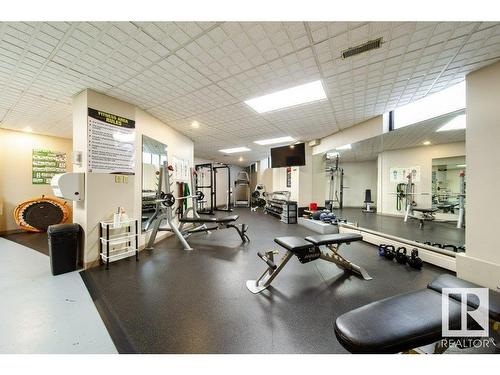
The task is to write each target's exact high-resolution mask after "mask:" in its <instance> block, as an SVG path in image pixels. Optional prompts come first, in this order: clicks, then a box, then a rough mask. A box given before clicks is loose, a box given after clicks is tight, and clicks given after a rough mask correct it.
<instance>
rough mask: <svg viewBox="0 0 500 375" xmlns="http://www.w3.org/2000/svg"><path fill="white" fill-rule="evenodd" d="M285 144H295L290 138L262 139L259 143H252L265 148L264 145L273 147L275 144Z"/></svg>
mask: <svg viewBox="0 0 500 375" xmlns="http://www.w3.org/2000/svg"><path fill="white" fill-rule="evenodd" d="M285 142H295V139H293V138H292V137H279V138H271V139H263V140H261V141H255V142H254V143H257V144H258V145H261V146H266V145H274V144H276V143H285Z"/></svg>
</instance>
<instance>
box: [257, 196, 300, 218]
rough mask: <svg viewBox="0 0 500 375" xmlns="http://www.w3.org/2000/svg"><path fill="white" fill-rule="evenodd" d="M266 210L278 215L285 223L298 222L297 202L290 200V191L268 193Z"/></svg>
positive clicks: (268, 212)
mask: <svg viewBox="0 0 500 375" xmlns="http://www.w3.org/2000/svg"><path fill="white" fill-rule="evenodd" d="M266 197H267V205H266V208H265V212H266V213H267V214H270V215H273V216H277V217H279V218H280V220H281V221H282V222H284V223H285V224H297V202H294V201H290V200H289V199H290V192H288V191H284V192H283V191H275V192H273V193H268V194H267V195H266Z"/></svg>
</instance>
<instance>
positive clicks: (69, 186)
mask: <svg viewBox="0 0 500 375" xmlns="http://www.w3.org/2000/svg"><path fill="white" fill-rule="evenodd" d="M50 186H51V187H52V190H53V191H54V195H55V196H56V197H58V198H63V199H69V200H72V201H82V200H83V199H84V196H85V190H84V189H85V185H84V173H71V172H70V173H63V174H57V175H55V176H54V177H52V180H51V181H50Z"/></svg>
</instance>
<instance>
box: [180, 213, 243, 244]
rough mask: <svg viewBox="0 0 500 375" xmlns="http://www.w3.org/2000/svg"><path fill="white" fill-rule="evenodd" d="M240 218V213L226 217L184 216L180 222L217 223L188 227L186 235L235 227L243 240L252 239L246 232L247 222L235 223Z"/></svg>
mask: <svg viewBox="0 0 500 375" xmlns="http://www.w3.org/2000/svg"><path fill="white" fill-rule="evenodd" d="M238 218H239V216H238V215H229V216H224V217H183V218H180V219H179V223H181V225H182V224H185V223H189V224H216V225H215V226H212V227H207V226H206V225H202V226H200V227H197V228H194V229H188V230H186V231H185V234H186V235H189V234H193V233H198V232H207V231H210V230H218V229H226V228H233V229H235V230H236V231H237V232H238V235H239V236H240V238H241V240H242V241H243V242H246V241H250V238H248V236H247V234H246V232H247V230H248V225H247V224H241V225H240V226H238V225H236V224H233V223H234V222H235V221H237V220H238Z"/></svg>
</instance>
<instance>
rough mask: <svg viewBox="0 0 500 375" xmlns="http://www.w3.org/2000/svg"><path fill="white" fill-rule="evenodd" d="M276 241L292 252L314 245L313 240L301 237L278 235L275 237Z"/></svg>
mask: <svg viewBox="0 0 500 375" xmlns="http://www.w3.org/2000/svg"><path fill="white" fill-rule="evenodd" d="M274 242H276V243H277V244H278V245H280V246H283V247H284V248H285V249H287V250H289V251H291V252H294V251H300V250H307V249H310V248H311V247H313V244H312V243H311V242H308V241H306V240H304V239H303V238H300V237H278V238H275V239H274Z"/></svg>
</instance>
